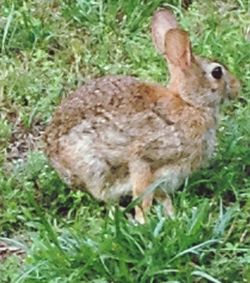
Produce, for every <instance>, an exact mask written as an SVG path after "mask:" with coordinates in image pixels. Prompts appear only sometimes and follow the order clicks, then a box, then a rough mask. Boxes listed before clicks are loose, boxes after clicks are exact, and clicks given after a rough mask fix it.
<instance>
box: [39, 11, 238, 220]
mask: <svg viewBox="0 0 250 283" xmlns="http://www.w3.org/2000/svg"><path fill="white" fill-rule="evenodd" d="M152 37H153V41H154V43H155V46H156V48H157V49H158V51H159V52H160V53H161V54H162V55H163V56H164V57H165V58H166V60H167V62H168V65H169V71H170V76H171V78H170V82H169V84H168V86H167V87H163V86H160V85H158V84H152V83H148V82H142V81H140V80H138V79H136V78H133V77H129V76H106V77H102V78H99V79H96V80H92V81H90V82H89V83H87V84H86V85H84V86H83V87H81V88H80V89H78V90H77V91H76V92H75V93H73V94H72V95H70V96H69V97H67V98H66V99H64V101H63V102H62V103H61V105H60V106H59V107H58V109H57V111H56V112H55V115H54V117H53V119H52V121H51V123H50V125H49V126H48V128H47V130H46V132H45V137H44V139H45V143H46V152H47V155H48V157H49V159H50V160H51V162H52V165H53V166H54V167H55V169H56V170H57V171H58V172H59V174H60V175H61V176H62V177H63V178H64V180H65V181H66V182H67V183H68V184H70V185H71V186H77V187H81V188H83V189H86V190H87V191H88V192H90V193H91V194H92V195H93V196H94V197H95V198H96V199H98V200H102V201H109V200H114V199H119V197H121V196H123V195H128V194H132V196H133V197H134V198H136V197H138V196H140V195H141V194H143V193H144V192H145V191H146V190H147V188H148V186H149V185H150V184H152V183H153V182H155V181H156V180H157V179H159V178H161V177H163V178H164V180H165V190H164V191H162V190H155V191H154V192H153V193H151V194H146V195H145V197H144V198H143V200H142V203H141V205H140V206H137V207H136V212H135V218H136V220H137V221H139V222H140V223H143V222H144V221H145V212H146V211H147V209H148V208H149V207H150V206H151V204H152V200H153V198H155V199H157V200H160V201H162V202H163V205H164V207H165V210H166V213H167V214H172V213H173V208H172V204H171V200H170V198H169V196H168V194H169V192H171V191H174V190H176V189H177V188H178V187H179V186H180V185H181V184H182V183H183V181H184V180H185V178H187V177H188V176H189V175H190V174H191V173H192V172H194V171H195V170H197V169H198V168H200V167H201V166H202V165H203V164H205V163H206V161H207V160H208V159H209V158H210V157H211V156H212V154H213V152H214V148H215V142H216V127H217V118H218V110H219V105H220V102H221V100H222V99H223V97H226V96H230V97H234V96H236V94H237V92H238V90H239V82H238V81H237V80H236V79H235V78H234V77H233V76H232V75H231V74H229V72H228V71H227V70H226V69H225V68H224V67H223V66H222V65H220V64H219V63H216V62H210V61H209V60H207V59H202V58H199V57H198V56H195V55H193V54H192V50H191V46H190V41H189V37H188V33H187V32H185V31H184V30H182V29H180V28H179V27H178V26H177V23H176V19H175V17H174V15H173V14H172V13H171V12H169V11H168V10H158V11H156V12H155V14H154V16H153V21H152Z"/></svg>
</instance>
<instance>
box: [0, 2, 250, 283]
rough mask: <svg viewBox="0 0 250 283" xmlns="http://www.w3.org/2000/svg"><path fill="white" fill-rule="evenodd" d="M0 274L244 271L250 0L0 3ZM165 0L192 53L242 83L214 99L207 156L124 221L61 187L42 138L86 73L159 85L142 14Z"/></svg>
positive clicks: (64, 277) (34, 278)
mask: <svg viewBox="0 0 250 283" xmlns="http://www.w3.org/2000/svg"><path fill="white" fill-rule="evenodd" d="M0 4H1V9H0V52H1V56H0V70H1V71H0V274H1V276H0V282H1V283H9V282H16V283H22V282H26V283H30V282H34V283H35V282H44V283H49V282H50V283H55V282H60V283H64V282H65V283H66V282H67V283H72V282H73V283H78V282H79V283H80V282H93V283H105V282H107V283H110V282H131V283H134V282H145V283H149V282H150V283H151V282H152V283H153V282H154V283H156V282H169V283H170V282H172V283H177V282H179V283H189V282H190V283H191V282H215V283H218V282H221V283H224V282H225V283H226V282H228V283H244V282H246V283H248V282H250V123H249V119H250V103H249V102H250V17H249V15H250V14H249V13H250V4H249V1H248V0H225V1H218V0H217V1H201V0H196V1H195V0H194V1H193V3H192V4H191V5H190V6H189V7H188V9H184V8H183V6H182V5H181V1H177V0H172V1H163V0H148V1H146V0H144V1H143V0H134V1H133V0H126V1H123V0H117V1H115V0H106V1H104V0H89V1H87V0H85V1H84V0H78V1H69V0H62V1H59V0H53V1H38V0H30V1H21V0H0ZM160 6H163V7H169V8H171V9H172V10H174V12H175V13H176V15H177V17H178V20H179V21H180V23H181V26H182V27H183V28H184V29H185V30H187V31H189V33H190V36H191V39H192V42H193V46H194V50H195V52H196V53H198V54H201V55H204V56H207V57H210V58H216V60H218V61H219V62H222V63H223V64H225V65H226V66H227V67H228V68H229V69H230V71H231V72H233V73H234V74H235V75H236V76H237V77H238V78H239V79H240V80H241V82H242V91H241V94H240V96H239V97H238V99H236V100H234V101H228V102H226V103H225V104H224V106H223V107H222V110H221V115H220V126H219V129H218V147H217V152H216V156H215V157H214V158H213V160H211V162H210V164H209V167H207V168H205V169H202V170H200V171H199V172H197V173H195V174H194V175H193V176H191V177H190V178H189V179H188V180H186V182H185V184H184V185H183V187H182V188H181V189H180V190H179V191H178V192H176V193H175V195H174V196H173V202H174V206H175V209H176V212H175V217H174V218H173V219H168V218H165V217H164V215H163V210H162V207H161V206H160V205H155V206H154V208H153V209H152V211H151V213H150V217H149V219H148V222H147V223H146V224H145V225H135V224H134V223H133V222H132V221H131V220H129V219H128V218H129V217H127V213H124V211H123V210H121V209H120V208H119V207H118V205H116V204H109V205H103V204H100V203H98V202H97V201H95V200H94V199H93V198H92V197H91V196H89V195H88V194H86V193H84V192H83V191H81V190H71V189H70V188H69V187H67V186H66V185H65V184H64V183H63V182H62V181H61V180H60V178H59V177H58V176H57V174H56V172H55V171H53V169H52V168H51V167H50V165H49V162H48V160H47V159H46V156H45V155H44V153H43V151H42V142H41V135H42V133H43V131H44V129H45V127H46V125H47V124H48V123H49V120H50V118H51V116H52V114H53V111H54V110H55V107H56V106H57V105H58V104H59V103H60V101H61V99H62V97H64V96H66V95H68V94H69V93H70V92H71V91H72V90H74V89H76V88H77V87H78V86H80V85H82V84H84V83H85V82H86V81H88V80H89V79H91V78H96V77H99V76H102V75H104V74H127V75H133V76H136V77H140V78H142V79H144V80H148V81H157V82H160V83H162V84H166V82H167V77H168V73H167V70H166V67H165V62H164V60H163V59H162V58H161V57H160V56H159V54H157V52H156V51H155V49H154V47H153V44H152V42H151V38H150V27H149V25H150V18H151V16H152V13H153V11H154V10H156V9H157V7H160Z"/></svg>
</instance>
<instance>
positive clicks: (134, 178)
mask: <svg viewBox="0 0 250 283" xmlns="http://www.w3.org/2000/svg"><path fill="white" fill-rule="evenodd" d="M129 172H130V179H131V184H132V194H133V198H134V199H135V198H137V197H140V196H141V195H142V194H143V193H144V192H145V190H146V189H147V188H148V186H149V185H150V183H151V181H152V173H151V169H150V165H149V164H148V163H147V162H145V161H144V160H141V159H135V160H133V161H131V162H130V163H129ZM152 201H153V194H152V193H151V194H148V195H146V196H144V197H143V200H142V202H141V204H140V205H138V206H136V207H135V220H136V221H138V222H139V223H140V224H143V223H145V214H146V212H147V211H148V210H149V208H150V207H151V205H152Z"/></svg>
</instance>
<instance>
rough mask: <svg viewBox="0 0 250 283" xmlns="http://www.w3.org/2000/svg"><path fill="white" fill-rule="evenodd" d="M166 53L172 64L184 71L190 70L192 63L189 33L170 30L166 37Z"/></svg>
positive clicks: (176, 29)
mask: <svg viewBox="0 0 250 283" xmlns="http://www.w3.org/2000/svg"><path fill="white" fill-rule="evenodd" d="M164 53H165V56H166V58H167V59H168V62H169V63H170V64H172V65H174V66H176V67H180V68H181V69H183V70H185V69H186V68H188V67H189V66H190V65H191V61H192V51H191V44H190V41H189V36H188V33H187V32H186V31H184V30H181V29H179V28H175V29H171V30H169V31H168V32H167V33H166V35H165V52H164Z"/></svg>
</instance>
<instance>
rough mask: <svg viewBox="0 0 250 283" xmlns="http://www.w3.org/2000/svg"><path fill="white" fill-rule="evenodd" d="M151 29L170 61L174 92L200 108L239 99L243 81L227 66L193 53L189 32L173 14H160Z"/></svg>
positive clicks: (156, 43)
mask: <svg viewBox="0 0 250 283" xmlns="http://www.w3.org/2000/svg"><path fill="white" fill-rule="evenodd" d="M151 28H152V38H153V42H154V44H155V47H156V49H157V50H158V51H159V52H160V54H162V55H163V56H164V57H165V59H166V60H167V62H168V66H169V72H170V82H169V85H168V88H169V89H170V90H171V91H172V92H176V93H178V94H179V95H180V96H181V97H182V98H183V100H185V101H186V102H187V103H190V104H192V105H195V106H198V107H199V106H208V107H210V106H211V107H215V106H217V105H219V103H220V101H222V100H223V99H224V98H233V97H235V96H237V94H238V92H239V89H240V84H239V81H238V80H237V79H236V78H235V77H234V76H233V75H232V74H230V73H229V72H228V70H227V69H226V68H225V67H224V66H223V65H221V64H219V63H217V62H213V61H210V60H208V59H206V58H201V57H199V56H196V55H194V54H193V53H192V49H191V43H190V40H189V36H188V33H187V32H186V31H184V30H182V29H181V28H179V27H178V24H177V21H176V18H175V16H174V15H173V14H172V13H171V12H169V11H168V10H158V11H156V12H155V14H154V16H153V20H152V25H151Z"/></svg>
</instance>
